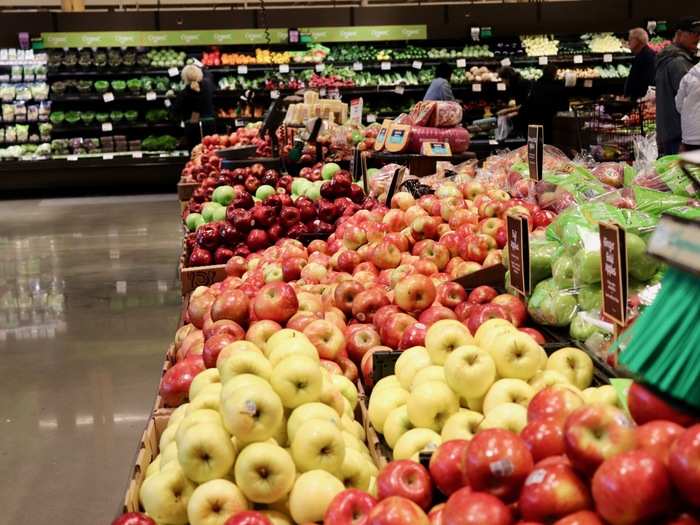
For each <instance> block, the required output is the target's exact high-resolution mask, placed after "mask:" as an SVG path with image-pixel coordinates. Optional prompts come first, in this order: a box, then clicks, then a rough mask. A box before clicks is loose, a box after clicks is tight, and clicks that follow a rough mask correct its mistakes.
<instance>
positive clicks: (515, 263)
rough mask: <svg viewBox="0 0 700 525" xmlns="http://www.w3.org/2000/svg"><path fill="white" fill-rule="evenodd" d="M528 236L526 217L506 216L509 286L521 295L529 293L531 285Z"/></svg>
mask: <svg viewBox="0 0 700 525" xmlns="http://www.w3.org/2000/svg"><path fill="white" fill-rule="evenodd" d="M529 234H530V232H529V229H528V224H527V217H526V216H524V215H508V216H507V217H506V237H507V242H508V269H509V270H510V285H511V286H512V287H513V288H515V289H516V290H517V291H519V292H520V293H521V294H523V295H528V294H529V293H530V283H531V278H530V238H529Z"/></svg>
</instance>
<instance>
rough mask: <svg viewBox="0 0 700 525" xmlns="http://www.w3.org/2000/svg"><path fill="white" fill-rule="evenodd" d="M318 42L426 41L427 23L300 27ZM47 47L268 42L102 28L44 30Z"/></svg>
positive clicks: (242, 33) (255, 34)
mask: <svg viewBox="0 0 700 525" xmlns="http://www.w3.org/2000/svg"><path fill="white" fill-rule="evenodd" d="M299 31H301V32H302V33H304V34H308V35H310V36H311V39H312V40H313V41H314V42H358V41H363V42H375V41H381V40H425V39H426V38H427V36H428V30H427V26H425V25H412V26H349V27H307V28H300V29H299ZM269 35H270V43H271V44H285V43H287V42H288V40H289V33H288V29H287V28H277V29H270V30H269ZM41 36H42V38H43V41H44V47H46V48H63V47H66V48H74V47H135V46H137V47H157V46H207V45H227V44H228V45H237V44H238V45H245V44H249V45H250V44H265V43H267V35H266V33H265V30H264V29H230V30H202V31H101V32H93V33H84V32H80V33H78V32H75V33H42V35H41Z"/></svg>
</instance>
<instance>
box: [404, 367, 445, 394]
mask: <svg viewBox="0 0 700 525" xmlns="http://www.w3.org/2000/svg"><path fill="white" fill-rule="evenodd" d="M429 381H442V382H443V383H445V384H447V380H446V379H445V367H444V366H440V365H430V366H426V367H425V368H423V369H421V370H419V371H418V373H417V374H416V375H415V376H413V381H411V391H413V390H415V389H416V388H418V387H419V386H420V385H422V384H423V383H427V382H429Z"/></svg>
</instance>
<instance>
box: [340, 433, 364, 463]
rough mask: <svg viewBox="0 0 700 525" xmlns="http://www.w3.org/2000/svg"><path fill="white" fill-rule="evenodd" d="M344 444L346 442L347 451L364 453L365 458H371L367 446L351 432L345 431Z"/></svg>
mask: <svg viewBox="0 0 700 525" xmlns="http://www.w3.org/2000/svg"><path fill="white" fill-rule="evenodd" d="M342 433H343V442H345V450H346V451H347V450H348V449H349V448H351V449H353V450H357V451H358V452H360V453H362V454H363V455H364V456H367V457H369V455H370V453H369V449H368V448H367V445H365V444H364V443H363V442H362V441H360V440H359V439H357V438H356V437H355V436H354V435H352V434H351V433H350V432H348V431H346V430H343V432H342Z"/></svg>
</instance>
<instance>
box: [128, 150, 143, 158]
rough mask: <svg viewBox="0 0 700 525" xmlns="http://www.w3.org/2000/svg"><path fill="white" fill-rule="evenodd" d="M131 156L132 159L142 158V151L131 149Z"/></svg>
mask: <svg viewBox="0 0 700 525" xmlns="http://www.w3.org/2000/svg"><path fill="white" fill-rule="evenodd" d="M131 158H132V159H142V158H143V151H132V152H131Z"/></svg>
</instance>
